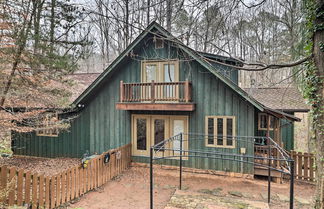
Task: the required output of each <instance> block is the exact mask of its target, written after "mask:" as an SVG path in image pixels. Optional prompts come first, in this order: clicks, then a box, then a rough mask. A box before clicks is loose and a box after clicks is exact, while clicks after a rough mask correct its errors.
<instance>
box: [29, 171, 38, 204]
mask: <svg viewBox="0 0 324 209" xmlns="http://www.w3.org/2000/svg"><path fill="white" fill-rule="evenodd" d="M37 186H38V175H37V174H35V173H34V174H33V186H32V187H33V190H32V191H33V193H32V202H31V203H32V209H36V208H37V202H38V201H37V191H38V190H37Z"/></svg>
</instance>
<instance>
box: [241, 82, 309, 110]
mask: <svg viewBox="0 0 324 209" xmlns="http://www.w3.org/2000/svg"><path fill="white" fill-rule="evenodd" d="M244 90H245V91H246V92H247V93H248V94H249V95H250V96H252V97H253V98H254V99H256V100H257V101H259V102H260V103H261V104H263V105H264V106H266V107H269V108H271V109H276V110H281V111H292V112H299V111H300V112H304V111H308V110H309V106H308V105H307V104H306V102H305V100H304V98H303V97H302V95H301V92H300V91H299V90H298V89H297V88H296V87H289V88H245V89H244Z"/></svg>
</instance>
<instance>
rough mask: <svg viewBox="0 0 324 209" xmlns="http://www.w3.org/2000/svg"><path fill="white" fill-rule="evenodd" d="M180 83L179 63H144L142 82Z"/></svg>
mask: <svg viewBox="0 0 324 209" xmlns="http://www.w3.org/2000/svg"><path fill="white" fill-rule="evenodd" d="M152 80H153V81H155V82H178V81H179V61H177V60H170V61H163V62H161V61H143V62H142V82H151V81H152Z"/></svg>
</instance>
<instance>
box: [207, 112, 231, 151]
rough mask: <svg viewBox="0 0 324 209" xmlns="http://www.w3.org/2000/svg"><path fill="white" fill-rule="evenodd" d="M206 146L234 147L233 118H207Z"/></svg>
mask: <svg viewBox="0 0 324 209" xmlns="http://www.w3.org/2000/svg"><path fill="white" fill-rule="evenodd" d="M205 127H206V133H205V134H206V146H208V147H225V148H234V147H235V116H207V117H206V122H205Z"/></svg>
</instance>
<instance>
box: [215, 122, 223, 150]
mask: <svg viewBox="0 0 324 209" xmlns="http://www.w3.org/2000/svg"><path fill="white" fill-rule="evenodd" d="M223 135H224V133H223V118H217V145H223V144H224V143H223Z"/></svg>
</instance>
